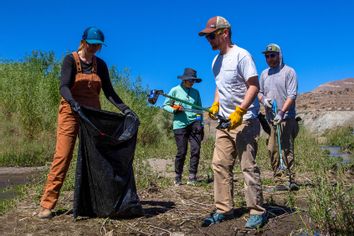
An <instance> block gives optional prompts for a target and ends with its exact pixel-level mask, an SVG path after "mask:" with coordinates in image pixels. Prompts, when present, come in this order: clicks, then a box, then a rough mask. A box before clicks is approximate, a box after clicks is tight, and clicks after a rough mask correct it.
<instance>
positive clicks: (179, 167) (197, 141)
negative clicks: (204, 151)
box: [173, 121, 204, 176]
mask: <svg viewBox="0 0 354 236" xmlns="http://www.w3.org/2000/svg"><path fill="white" fill-rule="evenodd" d="M173 132H174V135H175V140H176V144H177V155H176V160H175V172H176V176H182V173H183V165H184V161H185V160H186V154H187V148H188V141H189V143H190V149H191V159H190V167H189V174H190V175H196V174H197V171H198V164H199V158H200V145H201V142H202V140H203V136H204V129H203V127H202V125H201V123H200V121H195V122H193V123H192V124H190V125H188V126H187V127H185V128H182V129H175V130H173Z"/></svg>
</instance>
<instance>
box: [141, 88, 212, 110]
mask: <svg viewBox="0 0 354 236" xmlns="http://www.w3.org/2000/svg"><path fill="white" fill-rule="evenodd" d="M160 95H161V96H164V97H167V98H170V99H172V100H174V101H177V102H181V103H183V104H187V105H189V106H191V107H193V108H196V109H198V110H201V111H206V112H209V109H208V108H204V107H201V106H198V105H195V104H193V103H190V102H187V101H185V100H182V99H180V98H176V97H173V96H170V95H168V94H166V93H164V92H163V90H157V89H153V90H151V91H150V94H149V96H148V102H149V103H150V104H152V105H154V104H155V103H156V102H157V99H158V98H159V96H160Z"/></svg>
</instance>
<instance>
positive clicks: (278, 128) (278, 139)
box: [272, 99, 286, 170]
mask: <svg viewBox="0 0 354 236" xmlns="http://www.w3.org/2000/svg"><path fill="white" fill-rule="evenodd" d="M272 104H273V113H274V116H276V114H277V113H278V107H277V101H276V100H275V99H274V101H273V103H272ZM276 129H277V134H276V136H277V143H278V152H279V159H280V165H279V170H286V166H285V164H284V160H283V153H282V148H281V142H280V124H277V125H276Z"/></svg>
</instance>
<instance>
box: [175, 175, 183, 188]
mask: <svg viewBox="0 0 354 236" xmlns="http://www.w3.org/2000/svg"><path fill="white" fill-rule="evenodd" d="M181 185H182V178H181V177H180V176H176V178H175V186H181Z"/></svg>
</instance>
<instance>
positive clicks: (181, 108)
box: [171, 105, 184, 113]
mask: <svg viewBox="0 0 354 236" xmlns="http://www.w3.org/2000/svg"><path fill="white" fill-rule="evenodd" d="M171 107H172V109H173V112H175V113H176V112H180V111H184V108H183V106H182V105H172V106H171Z"/></svg>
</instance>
